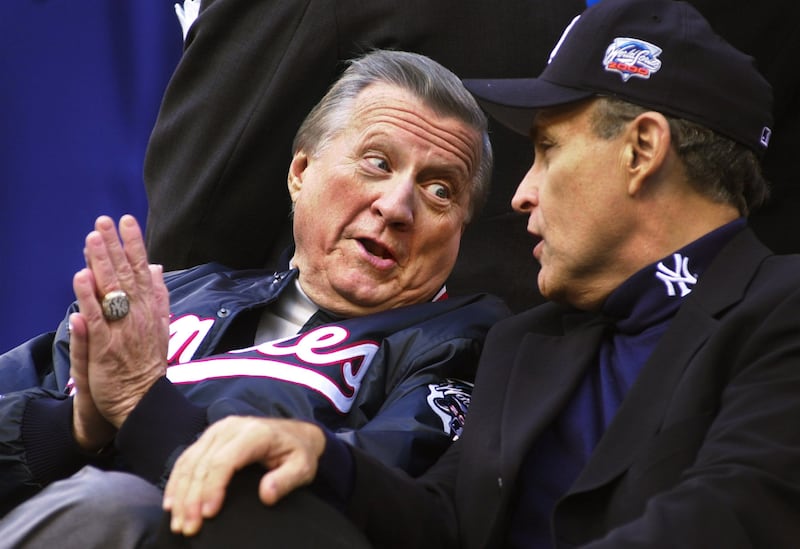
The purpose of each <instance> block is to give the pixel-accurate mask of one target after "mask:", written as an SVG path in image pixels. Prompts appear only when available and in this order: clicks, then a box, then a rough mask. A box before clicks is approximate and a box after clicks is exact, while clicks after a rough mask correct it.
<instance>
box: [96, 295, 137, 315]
mask: <svg viewBox="0 0 800 549" xmlns="http://www.w3.org/2000/svg"><path fill="white" fill-rule="evenodd" d="M100 304H101V305H102V307H103V316H104V317H106V320H109V321H114V320H120V319H121V318H125V316H126V315H127V314H128V312H129V311H130V309H131V302H130V300H129V299H128V294H126V293H125V292H123V291H122V290H113V291H111V292H108V293H107V294H106V295H104V296H103V301H102V302H101V303H100Z"/></svg>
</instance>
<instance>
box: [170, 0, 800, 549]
mask: <svg viewBox="0 0 800 549" xmlns="http://www.w3.org/2000/svg"><path fill="white" fill-rule="evenodd" d="M509 54H510V55H513V52H509ZM465 83H466V85H467V87H468V88H469V89H470V90H471V91H472V92H473V93H474V94H475V95H476V96H477V97H478V99H479V101H480V102H481V103H482V105H483V106H484V108H485V109H486V110H487V111H488V112H489V113H490V114H491V115H493V116H494V117H496V118H497V119H498V120H500V121H501V122H503V123H504V124H506V125H508V126H509V127H511V128H513V129H515V130H517V131H519V132H520V133H523V134H525V135H529V136H530V137H531V139H532V142H533V146H534V150H535V161H534V164H533V166H532V167H531V169H530V171H529V172H528V174H527V175H526V176H525V178H524V179H523V181H522V182H521V183H520V185H519V187H518V189H517V192H516V194H515V196H514V198H513V200H512V203H513V205H514V207H515V209H517V210H518V211H520V212H522V213H524V214H526V215H528V216H529V221H528V231H529V232H530V233H531V234H532V235H533V236H534V237H535V238H536V244H535V247H534V249H533V256H534V257H535V258H536V260H537V261H538V262H539V263H540V264H541V270H540V272H539V275H538V285H539V289H540V290H541V292H542V294H543V295H544V296H545V297H547V298H548V299H549V300H550V302H549V303H546V304H544V305H542V306H539V307H537V308H534V309H531V310H530V311H527V312H524V313H522V314H520V315H517V316H515V317H512V318H510V319H508V320H505V321H501V322H500V323H499V324H497V325H496V326H495V327H494V328H493V329H492V331H491V332H490V335H489V338H488V340H487V342H486V346H485V348H484V352H483V355H482V358H481V364H480V367H479V371H478V377H477V380H476V385H475V391H474V393H473V400H472V405H471V407H470V411H469V415H468V417H467V422H466V427H465V430H464V434H463V436H462V438H461V439H460V440H459V441H458V442H457V443H455V444H454V445H453V446H452V447H451V448H450V450H448V452H447V453H446V454H445V455H444V456H443V457H442V458H441V459H440V461H439V462H438V463H437V464H436V465H435V466H434V467H433V468H432V469H431V470H430V471H429V472H427V473H426V474H425V475H424V476H423V477H421V478H420V479H417V480H411V479H409V478H407V477H404V476H402V475H398V474H396V473H390V472H388V471H387V470H386V468H385V467H382V466H381V465H380V464H378V463H376V462H375V461H374V460H372V459H370V458H369V457H368V456H366V455H365V454H364V453H362V452H360V451H358V450H357V449H352V450H351V449H348V451H347V452H339V451H338V449H337V444H338V443H336V442H335V441H333V442H332V441H331V437H327V441H328V442H327V443H325V442H322V443H320V444H318V445H317V446H315V448H320V447H324V451H321V458H320V459H319V464H317V458H318V457H319V452H309V451H305V452H303V451H302V450H298V452H297V454H293V457H291V458H286V459H285V460H278V462H277V463H278V464H279V465H277V466H275V465H273V466H274V467H275V468H274V469H273V470H272V471H270V473H269V474H268V475H267V478H266V479H265V480H264V481H263V482H262V492H261V496H262V499H263V500H264V501H269V502H272V501H274V500H275V499H277V498H279V497H280V496H281V495H283V494H285V493H286V492H287V491H288V490H290V489H291V488H292V487H294V486H296V485H298V484H301V483H304V482H308V481H309V475H310V478H315V477H314V475H315V474H316V473H315V471H317V466H318V465H319V470H320V471H324V472H320V473H318V474H316V478H317V480H318V481H319V480H323V481H325V480H327V481H329V482H331V483H334V482H335V481H334V480H333V479H334V478H337V479H338V480H339V481H341V479H342V478H348V479H349V483H347V485H346V488H345V489H341V488H340V490H339V496H340V498H339V499H340V501H339V503H340V504H342V505H344V506H346V508H347V510H348V511H347V513H348V516H349V517H350V519H351V520H352V521H353V523H354V524H355V525H356V526H357V527H359V528H361V529H363V530H364V531H365V532H366V533H367V535H368V537H369V538H370V540H371V541H372V543H373V544H374V545H375V546H376V547H437V548H439V547H455V546H459V547H470V548H472V547H474V548H479V547H480V548H486V547H514V548H522V547H537V548H538V547H576V546H581V547H583V546H589V547H613V548H619V547H634V546H635V547H648V548H651V547H698V548H707V547H726V548H727V547H771V548H773V547H794V546H796V545H797V543H798V541H797V540H798V539H800V520H798V515H800V428H799V427H798V425H797V420H798V418H800V396H799V395H800V257H798V256H776V255H774V254H773V253H772V252H770V250H768V249H767V248H766V247H765V246H763V245H762V244H761V243H760V242H759V241H758V240H757V238H756V237H755V236H754V234H753V233H752V231H751V229H750V228H748V226H747V216H748V214H749V212H750V211H751V210H752V209H753V208H755V207H757V206H758V205H759V204H760V203H761V202H763V201H764V200H765V198H766V196H767V194H768V189H767V183H766V182H765V181H764V179H763V178H762V176H761V174H760V167H759V157H760V156H761V155H762V153H763V152H764V151H765V149H766V147H767V146H768V145H769V139H770V134H771V130H770V128H771V116H770V108H771V90H770V87H769V85H768V84H767V83H766V81H765V80H764V79H763V78H762V77H761V75H760V74H759V73H758V72H757V70H756V69H755V68H754V66H753V63H752V60H751V59H750V58H749V57H747V56H745V55H744V54H742V53H740V52H739V51H737V50H735V49H734V48H733V47H732V46H730V45H728V44H727V43H725V42H724V41H723V40H722V39H720V38H719V37H718V36H717V35H715V34H714V32H713V31H712V29H711V27H710V26H709V25H708V23H707V22H706V21H705V20H704V19H703V18H702V17H701V16H700V15H699V13H698V12H697V11H696V10H695V9H694V8H692V7H691V6H690V5H688V4H686V3H684V2H678V1H673V0H602V1H601V2H599V3H598V4H596V5H594V6H593V7H591V8H589V9H588V10H587V11H586V12H584V14H583V15H581V16H580V17H578V18H576V19H575V20H574V21H573V22H572V23H571V24H570V25H569V27H568V28H567V29H566V30H565V31H564V34H563V36H562V37H561V39H560V41H559V42H558V44H557V45H556V46H555V48H554V49H553V52H552V54H551V57H550V62H549V64H548V66H547V68H546V69H545V70H544V71H543V73H542V74H541V76H540V77H539V78H534V79H515V80H470V81H466V82H465ZM284 428H285V432H287V433H288V432H292V429H293V428H294V427H293V426H292V425H289V424H287V425H285V426H284V427H281V428H280V429H281V430H283V429H284ZM205 438H206V440H204V438H201V439H200V441H199V442H198V443H197V444H198V448H201V449H202V452H201V451H199V450H194V451H192V450H191V449H190V451H189V452H187V455H188V456H190V459H187V460H186V462H185V463H180V462H179V464H178V466H176V469H175V472H174V473H173V476H172V478H173V479H175V482H173V481H172V480H171V481H170V483H171V486H168V488H167V497H168V500H167V507H168V508H170V509H171V511H172V520H173V530H175V531H179V532H187V533H193V532H194V530H195V529H196V527H197V525H198V521H202V519H200V518H199V516H200V512H199V510H200V508H201V506H202V505H204V504H208V503H209V502H215V504H218V503H219V501H220V499H219V498H220V497H221V491H220V490H221V489H220V487H219V485H220V483H219V482H218V481H217V482H216V484H215V481H213V480H208V479H205V478H200V476H201V475H199V474H197V475H195V474H193V472H194V471H200V472H202V471H203V470H205V469H207V468H206V467H203V461H204V460H205V459H206V457H205V456H206V455H213V453H214V451H213V448H214V444H213V441H211V440H208V439H207V437H205ZM275 440H276V441H281V440H282V439H281V438H280V437H276V439H275ZM317 440H318V441H320V440H322V441H324V440H325V438H324V437H323V433H322V430H321V429H320V430H319V432H318V433H317ZM277 448H278V446H277V443H276V445H275V448H270V449H265V450H263V452H262V455H261V456H260V457H261V458H263V462H265V463H266V462H269V460H271V459H272V458H273V457H275V455H276V454H277ZM239 450H241V451H239V453H240V454H244V450H246V448H241V449H239ZM227 451H228V452H229V453H233V451H232V450H231V449H230V448H227ZM343 453H344V454H345V455H346V456H348V457H347V459H343V458H342V454H343ZM334 455H335V456H337V457H333V456H334ZM191 456H193V457H191ZM250 460H254V458H251V459H250ZM218 461H219V460H217V461H216V462H218ZM245 461H246V460H245ZM216 462H214V463H216ZM272 463H273V464H276V462H272ZM239 465H240V464H232V465H231V467H238V466H239ZM301 465H302V467H301ZM297 470H302V471H304V475H305V476H303V475H299V474H294V473H292V471H297ZM309 471H311V472H310V473H309ZM331 471H336V475H331V473H330V472H331ZM190 479H191V480H190ZM222 484H223V485H224V483H222ZM266 486H269V487H270V489H269V490H267V489H264V488H265V487H266ZM226 501H227V502H228V503H226V506H227V505H230V504H234V505H235V502H236V501H237V499H236V494H235V493H229V494H228V497H227V499H226ZM212 507H213V505H212ZM208 508H209V506H206V510H208ZM252 512H253V513H258V512H262V513H266V512H269V510H268V509H264V508H261V509H253V510H252ZM207 516H209V513H208V512H207V513H206V517H207ZM242 516H244V515H242ZM212 523H213V521H212ZM205 527H206V526H205V525H204V526H203V528H205ZM213 528H214V526H213V524H211V525H209V529H210V530H213ZM202 535H203V534H202V530H201V538H202ZM248 535H249V536H252V535H253V534H252V532H248ZM265 535H266V534H265Z"/></svg>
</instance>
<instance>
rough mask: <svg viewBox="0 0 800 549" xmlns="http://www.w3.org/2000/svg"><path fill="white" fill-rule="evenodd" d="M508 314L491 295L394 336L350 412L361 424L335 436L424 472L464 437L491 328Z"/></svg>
mask: <svg viewBox="0 0 800 549" xmlns="http://www.w3.org/2000/svg"><path fill="white" fill-rule="evenodd" d="M506 314H508V310H507V309H506V307H505V305H503V304H502V302H500V301H499V300H495V299H494V298H485V299H482V300H478V301H476V302H474V303H471V304H468V305H466V306H464V307H461V308H458V309H456V310H454V311H452V312H451V313H450V314H447V315H443V316H442V317H439V318H434V319H430V320H428V321H426V322H422V323H420V324H418V325H416V326H414V327H412V328H409V329H406V330H402V331H401V332H397V333H395V334H392V335H390V336H388V337H387V338H386V339H385V340H384V342H383V343H382V345H381V353H382V355H381V359H382V364H381V367H380V368H372V369H371V370H370V374H375V375H374V376H371V377H367V378H365V380H364V385H363V386H362V388H361V391H360V393H359V394H360V395H370V397H369V398H368V399H363V400H361V401H360V402H359V403H358V405H357V406H356V407H355V408H354V409H353V410H352V411H351V416H352V417H351V421H352V422H354V424H355V425H356V428H353V429H347V428H340V429H334V430H333V431H334V434H335V435H336V436H337V437H339V438H340V439H341V440H344V441H346V442H348V443H350V444H352V445H353V446H355V447H358V448H360V449H362V450H364V451H365V452H367V453H369V454H370V455H372V456H374V457H376V458H377V459H378V460H380V461H382V462H383V463H385V464H387V465H390V466H395V467H399V468H401V469H403V470H404V471H405V472H406V473H409V474H410V475H412V476H418V475H420V474H422V473H423V472H425V471H426V470H427V469H428V468H429V467H430V466H431V465H432V464H433V463H434V462H435V461H436V460H437V459H438V458H439V456H440V455H441V454H442V453H443V452H444V451H445V450H446V449H447V448H448V446H449V445H450V444H451V443H452V441H453V440H456V439H457V438H458V437H459V436H460V435H461V430H462V428H463V426H464V423H465V416H466V414H467V408H468V406H469V402H470V398H471V393H472V382H473V381H474V379H475V373H476V371H477V367H478V359H479V357H480V353H481V350H482V348H483V342H484V338H485V337H486V332H488V330H489V328H490V327H491V326H492V325H493V324H494V322H496V321H497V320H499V319H500V318H502V317H504V316H505V315H506ZM370 385H372V386H370ZM375 385H380V387H375Z"/></svg>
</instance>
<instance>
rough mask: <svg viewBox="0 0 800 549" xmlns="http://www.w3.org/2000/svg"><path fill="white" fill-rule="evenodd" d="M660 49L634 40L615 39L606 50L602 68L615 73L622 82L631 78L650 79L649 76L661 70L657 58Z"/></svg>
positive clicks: (648, 43) (659, 61)
mask: <svg viewBox="0 0 800 549" xmlns="http://www.w3.org/2000/svg"><path fill="white" fill-rule="evenodd" d="M660 54H661V48H659V47H658V46H656V45H655V44H651V43H650V42H645V41H644V40H637V39H636V38H622V37H620V38H615V39H614V41H613V42H611V44H610V45H609V46H608V48H607V49H606V54H605V56H604V57H603V66H604V67H605V69H606V70H607V71H609V72H617V73H619V74H620V76H621V77H622V81H623V82H627V81H628V80H629V79H630V78H631V77H632V76H635V77H636V78H644V79H648V78H650V75H651V74H653V73H656V72H658V70H659V69H660V68H661V60H660V59H658V56H659V55H660Z"/></svg>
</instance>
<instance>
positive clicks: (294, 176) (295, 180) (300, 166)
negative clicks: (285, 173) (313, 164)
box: [288, 151, 308, 204]
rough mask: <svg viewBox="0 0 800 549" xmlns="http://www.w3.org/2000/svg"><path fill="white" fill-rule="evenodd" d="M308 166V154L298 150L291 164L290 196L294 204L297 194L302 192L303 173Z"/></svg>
mask: <svg viewBox="0 0 800 549" xmlns="http://www.w3.org/2000/svg"><path fill="white" fill-rule="evenodd" d="M307 167H308V155H307V154H306V153H305V152H303V151H298V152H296V153H295V154H294V157H293V158H292V163H291V164H289V179H288V184H289V196H290V197H291V198H292V204H294V203H295V202H296V201H297V196H298V195H299V194H300V189H302V188H303V175H304V174H305V171H306V168H307Z"/></svg>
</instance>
